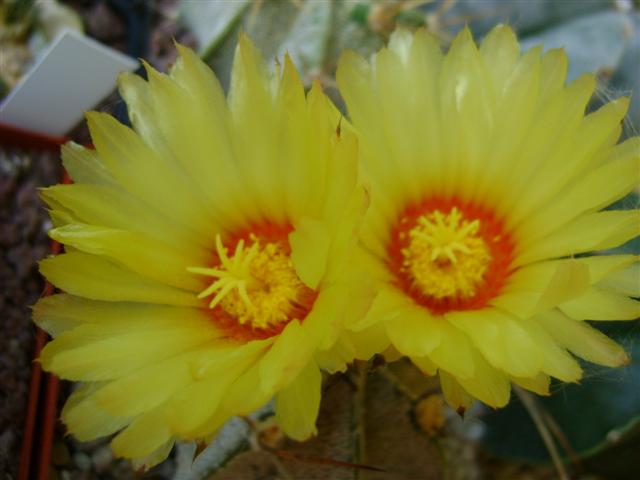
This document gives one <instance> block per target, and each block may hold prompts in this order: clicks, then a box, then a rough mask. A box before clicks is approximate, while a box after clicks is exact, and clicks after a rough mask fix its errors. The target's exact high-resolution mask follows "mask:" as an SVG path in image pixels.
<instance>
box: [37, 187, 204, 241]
mask: <svg viewBox="0 0 640 480" xmlns="http://www.w3.org/2000/svg"><path fill="white" fill-rule="evenodd" d="M40 194H41V196H42V198H43V199H44V201H45V202H46V203H47V204H49V205H50V206H52V207H53V208H55V209H57V210H61V211H64V212H66V213H68V214H70V215H72V217H73V219H74V221H76V222H78V223H89V224H93V225H102V226H105V227H112V228H118V229H122V230H130V231H136V232H142V233H145V234H148V235H149V236H151V237H153V238H157V239H158V240H161V241H164V242H166V243H168V244H171V245H173V246H174V247H177V248H184V249H189V250H191V249H193V250H194V251H204V248H207V247H209V245H210V244H209V243H208V242H207V241H206V239H202V238H199V237H198V236H197V235H195V236H194V235H193V233H191V232H190V231H189V230H188V229H187V228H186V227H181V226H180V225H177V224H175V223H174V222H172V221H171V220H170V219H168V218H166V217H165V216H163V215H162V214H161V213H158V212H154V211H153V210H152V209H150V208H149V206H148V205H145V204H144V203H143V202H141V201H140V200H139V199H136V198H135V197H133V196H132V195H131V194H129V193H127V192H125V191H124V190H122V189H121V188H118V187H107V186H102V185H83V184H79V185H55V186H53V187H49V188H45V189H43V190H41V191H40ZM132 219H135V221H132ZM65 223H70V222H68V221H67V222H65Z"/></svg>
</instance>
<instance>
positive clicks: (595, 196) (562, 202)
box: [520, 152, 640, 244]
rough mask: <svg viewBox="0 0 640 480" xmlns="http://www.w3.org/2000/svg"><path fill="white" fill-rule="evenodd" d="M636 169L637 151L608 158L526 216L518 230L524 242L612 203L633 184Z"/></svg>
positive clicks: (639, 163) (639, 168) (639, 165)
mask: <svg viewBox="0 0 640 480" xmlns="http://www.w3.org/2000/svg"><path fill="white" fill-rule="evenodd" d="M638 172H640V152H639V153H637V154H636V155H635V157H629V158H623V159H620V160H616V161H614V162H609V163H606V164H604V165H602V166H601V167H599V168H597V169H595V170H592V171H591V172H589V173H588V174H587V175H585V176H584V177H583V178H581V179H579V180H578V181H577V182H576V183H574V184H573V185H572V186H571V187H570V188H569V189H568V190H567V192H566V193H563V194H561V195H560V196H559V198H557V199H554V200H553V202H552V203H551V204H550V205H549V206H547V207H546V208H543V209H542V210H539V211H538V212H536V213H535V214H534V215H533V216H532V217H531V218H529V219H527V220H526V221H525V224H524V225H523V226H522V227H521V228H522V230H521V231H520V234H521V235H522V236H523V237H524V238H526V241H527V243H530V244H531V243H535V242H536V241H537V239H539V238H542V237H544V236H545V235H548V234H549V233H551V232H553V231H554V230H556V229H557V228H558V227H561V226H563V225H564V224H566V223H567V222H568V221H570V220H573V219H574V218H575V217H577V216H578V215H580V214H583V213H585V212H587V213H589V212H593V211H596V210H599V209H601V208H603V207H606V206H607V205H610V204H612V203H613V202H615V201H616V200H619V199H620V198H622V197H623V196H625V195H626V194H627V193H629V192H630V191H631V190H633V188H634V187H636V186H637V184H638Z"/></svg>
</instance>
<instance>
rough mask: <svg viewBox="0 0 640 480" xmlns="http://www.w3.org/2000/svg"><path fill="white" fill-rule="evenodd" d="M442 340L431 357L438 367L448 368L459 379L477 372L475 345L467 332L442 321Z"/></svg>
mask: <svg viewBox="0 0 640 480" xmlns="http://www.w3.org/2000/svg"><path fill="white" fill-rule="evenodd" d="M442 327H443V332H442V341H441V342H440V345H439V346H438V347H436V348H435V349H434V350H433V352H431V353H430V355H429V357H430V358H431V360H432V361H433V363H435V364H436V365H437V366H438V368H440V369H442V370H446V371H447V372H449V373H450V374H451V375H453V376H455V377H456V378H457V379H458V380H459V379H461V378H470V377H472V376H473V375H474V373H475V363H474V352H473V349H474V347H473V345H471V342H470V341H469V339H468V337H467V336H466V334H464V333H463V332H462V331H461V330H459V329H458V328H456V327H454V326H453V325H451V324H449V322H447V321H446V320H444V321H443V322H442Z"/></svg>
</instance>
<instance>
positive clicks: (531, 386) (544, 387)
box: [511, 373, 550, 396]
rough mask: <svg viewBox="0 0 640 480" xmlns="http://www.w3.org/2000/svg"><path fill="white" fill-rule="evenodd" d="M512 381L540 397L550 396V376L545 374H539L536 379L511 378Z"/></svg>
mask: <svg viewBox="0 0 640 480" xmlns="http://www.w3.org/2000/svg"><path fill="white" fill-rule="evenodd" d="M511 380H512V381H513V383H515V384H516V385H519V386H521V387H522V388H524V389H526V390H529V391H531V392H533V393H537V394H538V395H545V396H546V395H550V393H549V382H550V379H549V376H548V375H545V374H544V373H539V374H537V375H536V376H535V377H511Z"/></svg>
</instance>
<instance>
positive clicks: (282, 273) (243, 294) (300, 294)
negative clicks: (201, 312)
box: [189, 224, 317, 340]
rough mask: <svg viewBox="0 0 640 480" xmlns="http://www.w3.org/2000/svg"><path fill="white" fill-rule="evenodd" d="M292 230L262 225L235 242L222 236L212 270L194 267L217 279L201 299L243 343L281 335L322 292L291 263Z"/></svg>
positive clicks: (309, 307) (218, 320)
mask: <svg viewBox="0 0 640 480" xmlns="http://www.w3.org/2000/svg"><path fill="white" fill-rule="evenodd" d="M291 230H292V229H291V227H290V226H283V227H280V226H276V225H273V224H263V225H257V226H255V227H254V228H251V229H250V230H247V231H243V232H240V233H239V234H237V235H234V236H232V237H231V238H229V239H228V240H227V241H226V242H225V244H223V242H222V238H221V237H220V235H218V236H217V237H216V251H215V254H214V260H213V266H212V267H211V268H190V269H189V270H190V271H191V272H193V273H196V274H200V275H206V276H208V277H213V281H212V282H211V283H210V284H209V285H208V287H207V288H205V289H204V290H203V291H202V292H201V293H200V295H199V297H200V298H206V299H207V300H208V301H209V312H210V315H211V318H212V319H213V321H214V322H215V323H216V324H217V325H218V327H219V328H221V329H222V330H224V331H225V332H227V333H228V335H229V336H230V337H234V338H237V339H240V340H252V339H261V338H268V337H271V336H273V335H277V334H278V333H280V332H281V331H282V329H283V328H284V327H285V326H286V324H287V323H288V322H289V321H290V320H292V319H294V318H296V319H299V320H303V319H304V318H305V317H306V316H307V315H308V314H309V312H310V311H311V308H312V306H313V303H314V302H315V299H316V296H317V293H316V292H315V291H314V290H313V289H311V288H309V287H308V286H306V285H305V284H304V283H303V282H302V281H301V280H300V278H299V277H298V275H297V273H296V271H295V269H294V267H293V264H292V262H291V247H290V245H289V241H288V234H289V233H290V232H291Z"/></svg>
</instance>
